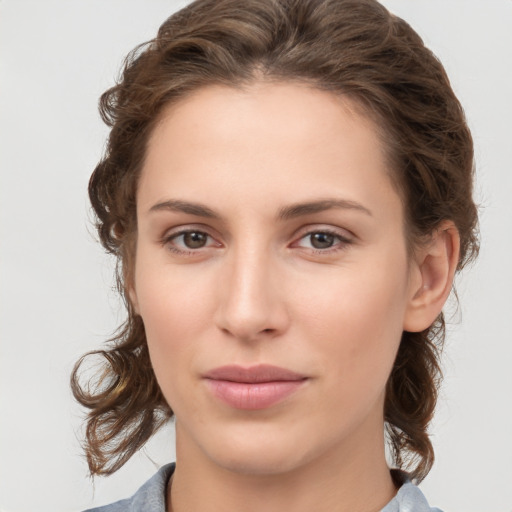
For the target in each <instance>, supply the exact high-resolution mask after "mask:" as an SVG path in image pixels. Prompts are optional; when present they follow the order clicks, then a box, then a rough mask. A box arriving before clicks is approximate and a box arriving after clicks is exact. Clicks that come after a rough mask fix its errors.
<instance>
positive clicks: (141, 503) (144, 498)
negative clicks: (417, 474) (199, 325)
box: [84, 463, 441, 512]
mask: <svg viewBox="0 0 512 512" xmlns="http://www.w3.org/2000/svg"><path fill="white" fill-rule="evenodd" d="M174 468H175V464H174V463H172V464H167V465H165V466H163V467H162V468H160V470H159V471H158V472H157V473H156V474H155V475H154V476H153V477H151V478H150V479H149V480H148V481H147V482H146V483H145V484H144V485H143V486H142V487H141V488H140V489H139V490H138V491H137V492H136V493H135V494H134V495H133V496H132V497H131V498H128V499H125V500H121V501H116V502H115V503H112V504H111V505H105V506H103V507H97V508H91V509H88V510H85V511H84V512H166V504H165V496H166V489H167V483H168V482H169V478H171V475H172V474H173V472H174ZM381 512H441V511H440V510H439V509H438V508H431V507H430V506H429V504H428V503H427V500H426V499H425V496H423V493H422V492H421V491H420V490H419V489H418V487H416V486H415V485H414V484H413V483H411V482H410V481H407V480H406V481H405V482H404V483H403V484H402V486H401V487H400V489H399V490H398V492H397V494H396V496H395V497H394V498H393V499H392V500H391V501H390V502H389V503H388V504H387V505H386V506H385V507H384V508H383V509H382V510H381Z"/></svg>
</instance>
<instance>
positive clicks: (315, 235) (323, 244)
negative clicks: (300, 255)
mask: <svg viewBox="0 0 512 512" xmlns="http://www.w3.org/2000/svg"><path fill="white" fill-rule="evenodd" d="M350 243H351V240H350V239H349V238H347V237H345V236H343V235H341V234H340V233H335V232H333V231H329V230H318V231H310V232H309V233H306V234H305V235H304V236H302V237H301V238H300V239H299V240H298V241H297V242H296V243H295V246H296V247H301V248H304V249H311V250H314V251H315V252H331V251H336V250H340V249H343V248H344V247H346V246H347V245H348V244H350Z"/></svg>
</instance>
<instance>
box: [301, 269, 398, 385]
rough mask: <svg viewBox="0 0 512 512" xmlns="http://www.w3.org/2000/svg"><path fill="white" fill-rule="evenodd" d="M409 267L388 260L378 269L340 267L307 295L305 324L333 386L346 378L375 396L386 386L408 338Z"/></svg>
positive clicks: (302, 311) (302, 315)
mask: <svg viewBox="0 0 512 512" xmlns="http://www.w3.org/2000/svg"><path fill="white" fill-rule="evenodd" d="M404 268H405V267H404V266H402V265H397V266H393V265H390V266H387V265H386V264H385V262H383V265H382V267H375V269H373V270H372V269H371V268H370V267H368V268H365V269H363V268H361V269H360V271H358V272H350V273H349V272H344V271H343V269H340V270H339V272H336V273H334V274H333V276H332V278H331V279H329V280H327V279H326V281H325V285H324V286H323V287H321V286H319V282H318V281H317V282H316V286H315V287H314V288H313V287H312V286H309V287H308V288H309V293H307V294H306V293H302V294H301V295H302V297H303V300H302V303H301V305H300V313H299V314H298V315H297V316H298V317H299V322H300V323H301V324H302V330H303V331H305V332H307V333H308V334H307V338H308V339H309V340H310V342H312V343H313V348H314V349H315V351H316V352H317V353H318V354H319V355H321V361H322V363H321V364H322V366H323V367H324V368H325V369H326V370H327V371H326V372H325V374H326V375H330V376H331V377H330V378H331V384H332V385H333V386H339V385H340V382H341V383H342V384H346V385H347V387H350V389H352V390H354V392H355V394H357V393H358V390H359V391H360V394H364V393H365V390H366V391H368V390H369V388H372V390H371V391H372V393H373V394H374V395H375V393H377V392H379V391H380V390H381V388H383V387H384V386H385V383H386V381H387V378H388V376H389V374H390V372H391V368H392V365H393V362H394V359H395V356H396V352H397V350H398V346H399V344H400V340H401V336H402V326H403V318H404V312H405V306H406V288H407V276H406V275H405V272H404ZM384 269H385V270H384ZM393 270H395V272H394V271H393ZM310 284H311V283H310ZM311 290H315V292H314V293H312V292H311ZM343 387H344V389H346V387H345V386H343Z"/></svg>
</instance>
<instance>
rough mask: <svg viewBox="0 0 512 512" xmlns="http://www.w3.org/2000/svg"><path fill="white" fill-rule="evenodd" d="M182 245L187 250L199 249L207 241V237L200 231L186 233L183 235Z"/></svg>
mask: <svg viewBox="0 0 512 512" xmlns="http://www.w3.org/2000/svg"><path fill="white" fill-rule="evenodd" d="M182 236H183V244H184V245H185V246H186V247H188V248H189V249H200V248H201V247H204V246H205V245H206V243H207V241H208V235H207V234H206V233H202V232H201V231H188V232H187V233H183V235H182Z"/></svg>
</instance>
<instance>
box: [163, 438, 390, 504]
mask: <svg viewBox="0 0 512 512" xmlns="http://www.w3.org/2000/svg"><path fill="white" fill-rule="evenodd" d="M178 430H179V429H177V452H176V453H177V464H176V470H175V474H174V476H173V481H172V486H170V489H169V490H170V495H169V496H168V498H169V499H168V500H167V501H168V503H169V505H168V512H217V511H218V510H222V511H226V512H239V511H240V510H244V511H247V512H260V511H265V512H278V511H279V512H282V511H283V510H289V511H293V512H311V511H312V510H314V511H315V512H349V511H350V512H377V511H379V510H381V509H382V508H383V507H384V506H385V505H386V504H387V503H388V502H389V501H390V500H391V499H392V498H393V496H394V495H395V494H396V488H395V486H394V483H393V480H392V478H391V474H390V471H389V468H388V467H387V464H386V461H385V455H384V440H383V436H373V439H376V440H380V439H382V440H381V442H377V441H376V442H375V443H374V444H373V445H371V444H368V443H363V444H360V443H357V440H355V439H351V442H350V443H347V444H346V445H345V446H342V447H337V448H336V449H334V450H331V451H329V453H327V454H324V455H323V456H321V457H317V458H316V459H314V460H311V461H309V462H308V463H307V464H304V465H301V466H300V467H298V468H296V469H293V470H291V471H287V472H285V473H274V474H270V475H269V474H256V475H255V474H246V473H241V472H236V471H232V470H230V469H229V468H225V467H221V466H219V465H218V464H216V463H215V461H212V460H211V459H210V458H208V457H206V456H205V454H204V453H202V452H199V451H198V450H197V448H196V447H195V446H194V445H191V444H190V443H188V442H187V440H186V439H183V438H181V437H180V434H179V432H178ZM356 436H357V433H356ZM364 437H365V438H366V439H368V437H367V436H364Z"/></svg>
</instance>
